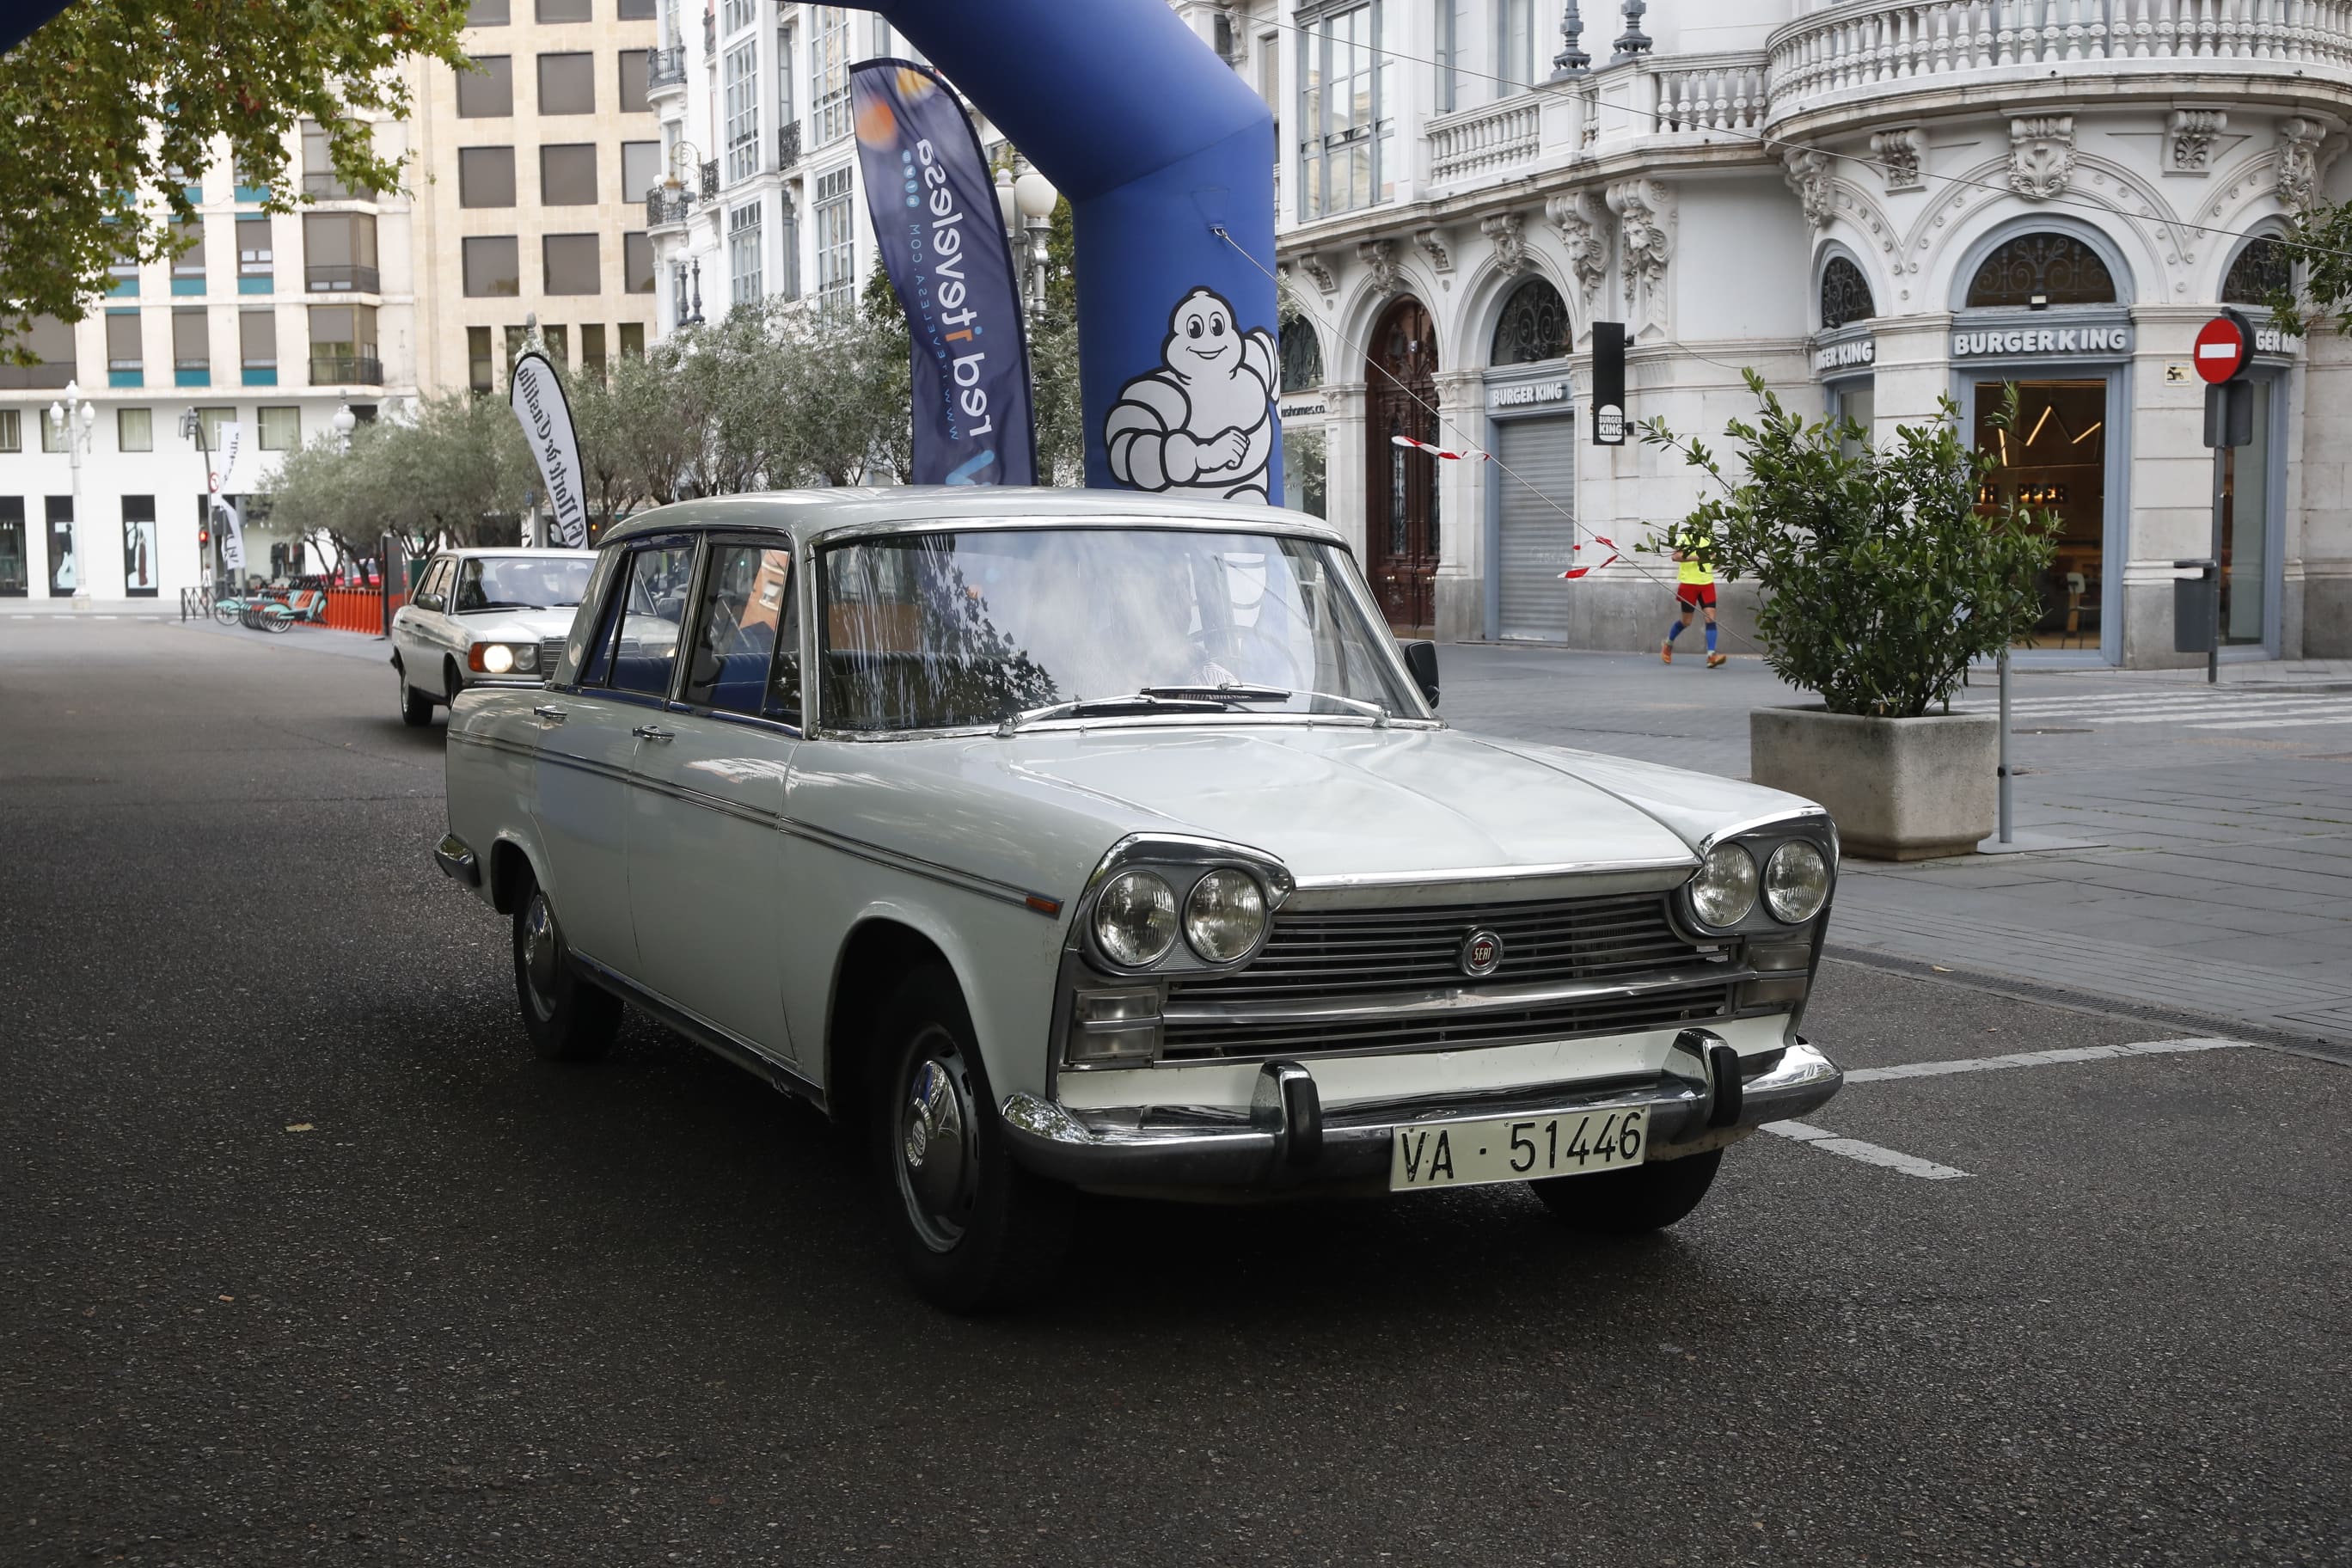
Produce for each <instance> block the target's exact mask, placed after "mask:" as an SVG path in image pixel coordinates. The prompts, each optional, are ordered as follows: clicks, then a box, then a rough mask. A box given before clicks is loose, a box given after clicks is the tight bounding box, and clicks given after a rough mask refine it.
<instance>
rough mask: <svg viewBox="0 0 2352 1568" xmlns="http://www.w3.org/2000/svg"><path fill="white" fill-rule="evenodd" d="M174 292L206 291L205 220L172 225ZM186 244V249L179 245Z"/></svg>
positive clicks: (200, 219) (196, 292) (191, 292)
mask: <svg viewBox="0 0 2352 1568" xmlns="http://www.w3.org/2000/svg"><path fill="white" fill-rule="evenodd" d="M172 244H173V247H174V249H173V256H172V292H173V293H174V294H201V293H203V292H204V291H205V220H204V219H202V218H197V219H196V220H195V221H194V222H193V223H175V224H173V226H172ZM183 246H184V247H186V248H185V249H180V248H178V247H183Z"/></svg>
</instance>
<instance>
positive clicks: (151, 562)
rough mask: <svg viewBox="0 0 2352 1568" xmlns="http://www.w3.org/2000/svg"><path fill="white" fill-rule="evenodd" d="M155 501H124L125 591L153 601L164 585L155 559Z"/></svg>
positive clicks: (133, 498) (136, 498) (147, 498)
mask: <svg viewBox="0 0 2352 1568" xmlns="http://www.w3.org/2000/svg"><path fill="white" fill-rule="evenodd" d="M155 546H156V540H155V498H154V497H153V496H124V497H123V498H122V591H123V592H124V593H125V594H126V595H129V596H130V597H131V598H134V599H152V598H153V597H155V595H156V594H157V592H158V591H159V589H160V588H161V586H162V584H161V580H160V577H159V575H158V570H159V568H158V563H157V562H156V559H155Z"/></svg>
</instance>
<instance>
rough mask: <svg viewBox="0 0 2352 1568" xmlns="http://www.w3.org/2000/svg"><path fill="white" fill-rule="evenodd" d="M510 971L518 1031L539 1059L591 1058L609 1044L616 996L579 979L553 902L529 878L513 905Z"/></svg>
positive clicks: (615, 1026) (615, 1024) (617, 1020)
mask: <svg viewBox="0 0 2352 1568" xmlns="http://www.w3.org/2000/svg"><path fill="white" fill-rule="evenodd" d="M514 971H515V1000H516V1001H517V1002H519V1003H520V1004H521V1005H522V1026H523V1031H524V1032H525V1033H526V1034H528V1035H530V1048H531V1049H532V1050H534V1051H536V1052H538V1053H539V1057H540V1059H541V1061H551V1062H593V1061H597V1060H600V1059H601V1058H603V1057H604V1053H605V1052H607V1051H609V1050H611V1049H612V1048H613V1037H614V1035H615V1034H617V1033H618V1032H619V1031H620V1027H621V999H620V998H619V997H617V996H615V995H614V994H612V993H611V992H609V991H604V990H600V989H598V988H597V987H596V986H594V985H592V984H589V983H588V982H586V981H584V980H583V979H581V978H580V975H579V973H578V971H577V970H575V969H574V968H573V966H572V950H571V949H570V948H569V947H568V946H566V945H565V943H564V941H563V928H562V927H561V926H559V925H557V924H556V923H555V906H554V905H553V904H551V902H549V901H548V897H547V893H546V890H545V889H542V888H541V887H540V886H539V884H538V883H537V882H535V881H534V882H531V883H530V884H529V885H527V886H526V887H525V888H524V889H523V892H522V900H521V902H520V903H518V904H517V905H516V906H515V916H514Z"/></svg>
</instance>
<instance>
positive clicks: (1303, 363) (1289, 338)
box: [1282, 318, 1323, 392]
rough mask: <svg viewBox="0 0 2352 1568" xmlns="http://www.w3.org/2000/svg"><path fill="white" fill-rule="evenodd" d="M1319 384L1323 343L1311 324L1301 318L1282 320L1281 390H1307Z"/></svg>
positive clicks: (1321, 381)
mask: <svg viewBox="0 0 2352 1568" xmlns="http://www.w3.org/2000/svg"><path fill="white" fill-rule="evenodd" d="M1322 384H1323V342H1322V340H1321V339H1320V338H1318V337H1317V336H1316V335H1315V326H1314V323H1313V322H1311V321H1306V320H1304V319H1303V318H1302V319H1300V320H1297V321H1285V322H1283V323H1282V390H1283V391H1285V392H1307V391H1310V390H1312V389H1313V388H1315V387H1318V386H1320V385H1322Z"/></svg>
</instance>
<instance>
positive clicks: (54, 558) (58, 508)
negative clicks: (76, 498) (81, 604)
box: [42, 496, 81, 599]
mask: <svg viewBox="0 0 2352 1568" xmlns="http://www.w3.org/2000/svg"><path fill="white" fill-rule="evenodd" d="M42 501H43V504H44V510H46V511H47V516H48V522H49V597H51V598H52V599H70V598H72V597H73V595H74V593H75V591H76V590H77V589H79V587H80V586H81V568H80V563H79V562H77V561H76V560H75V559H74V507H73V497H71V496H44V497H43V498H42Z"/></svg>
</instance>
